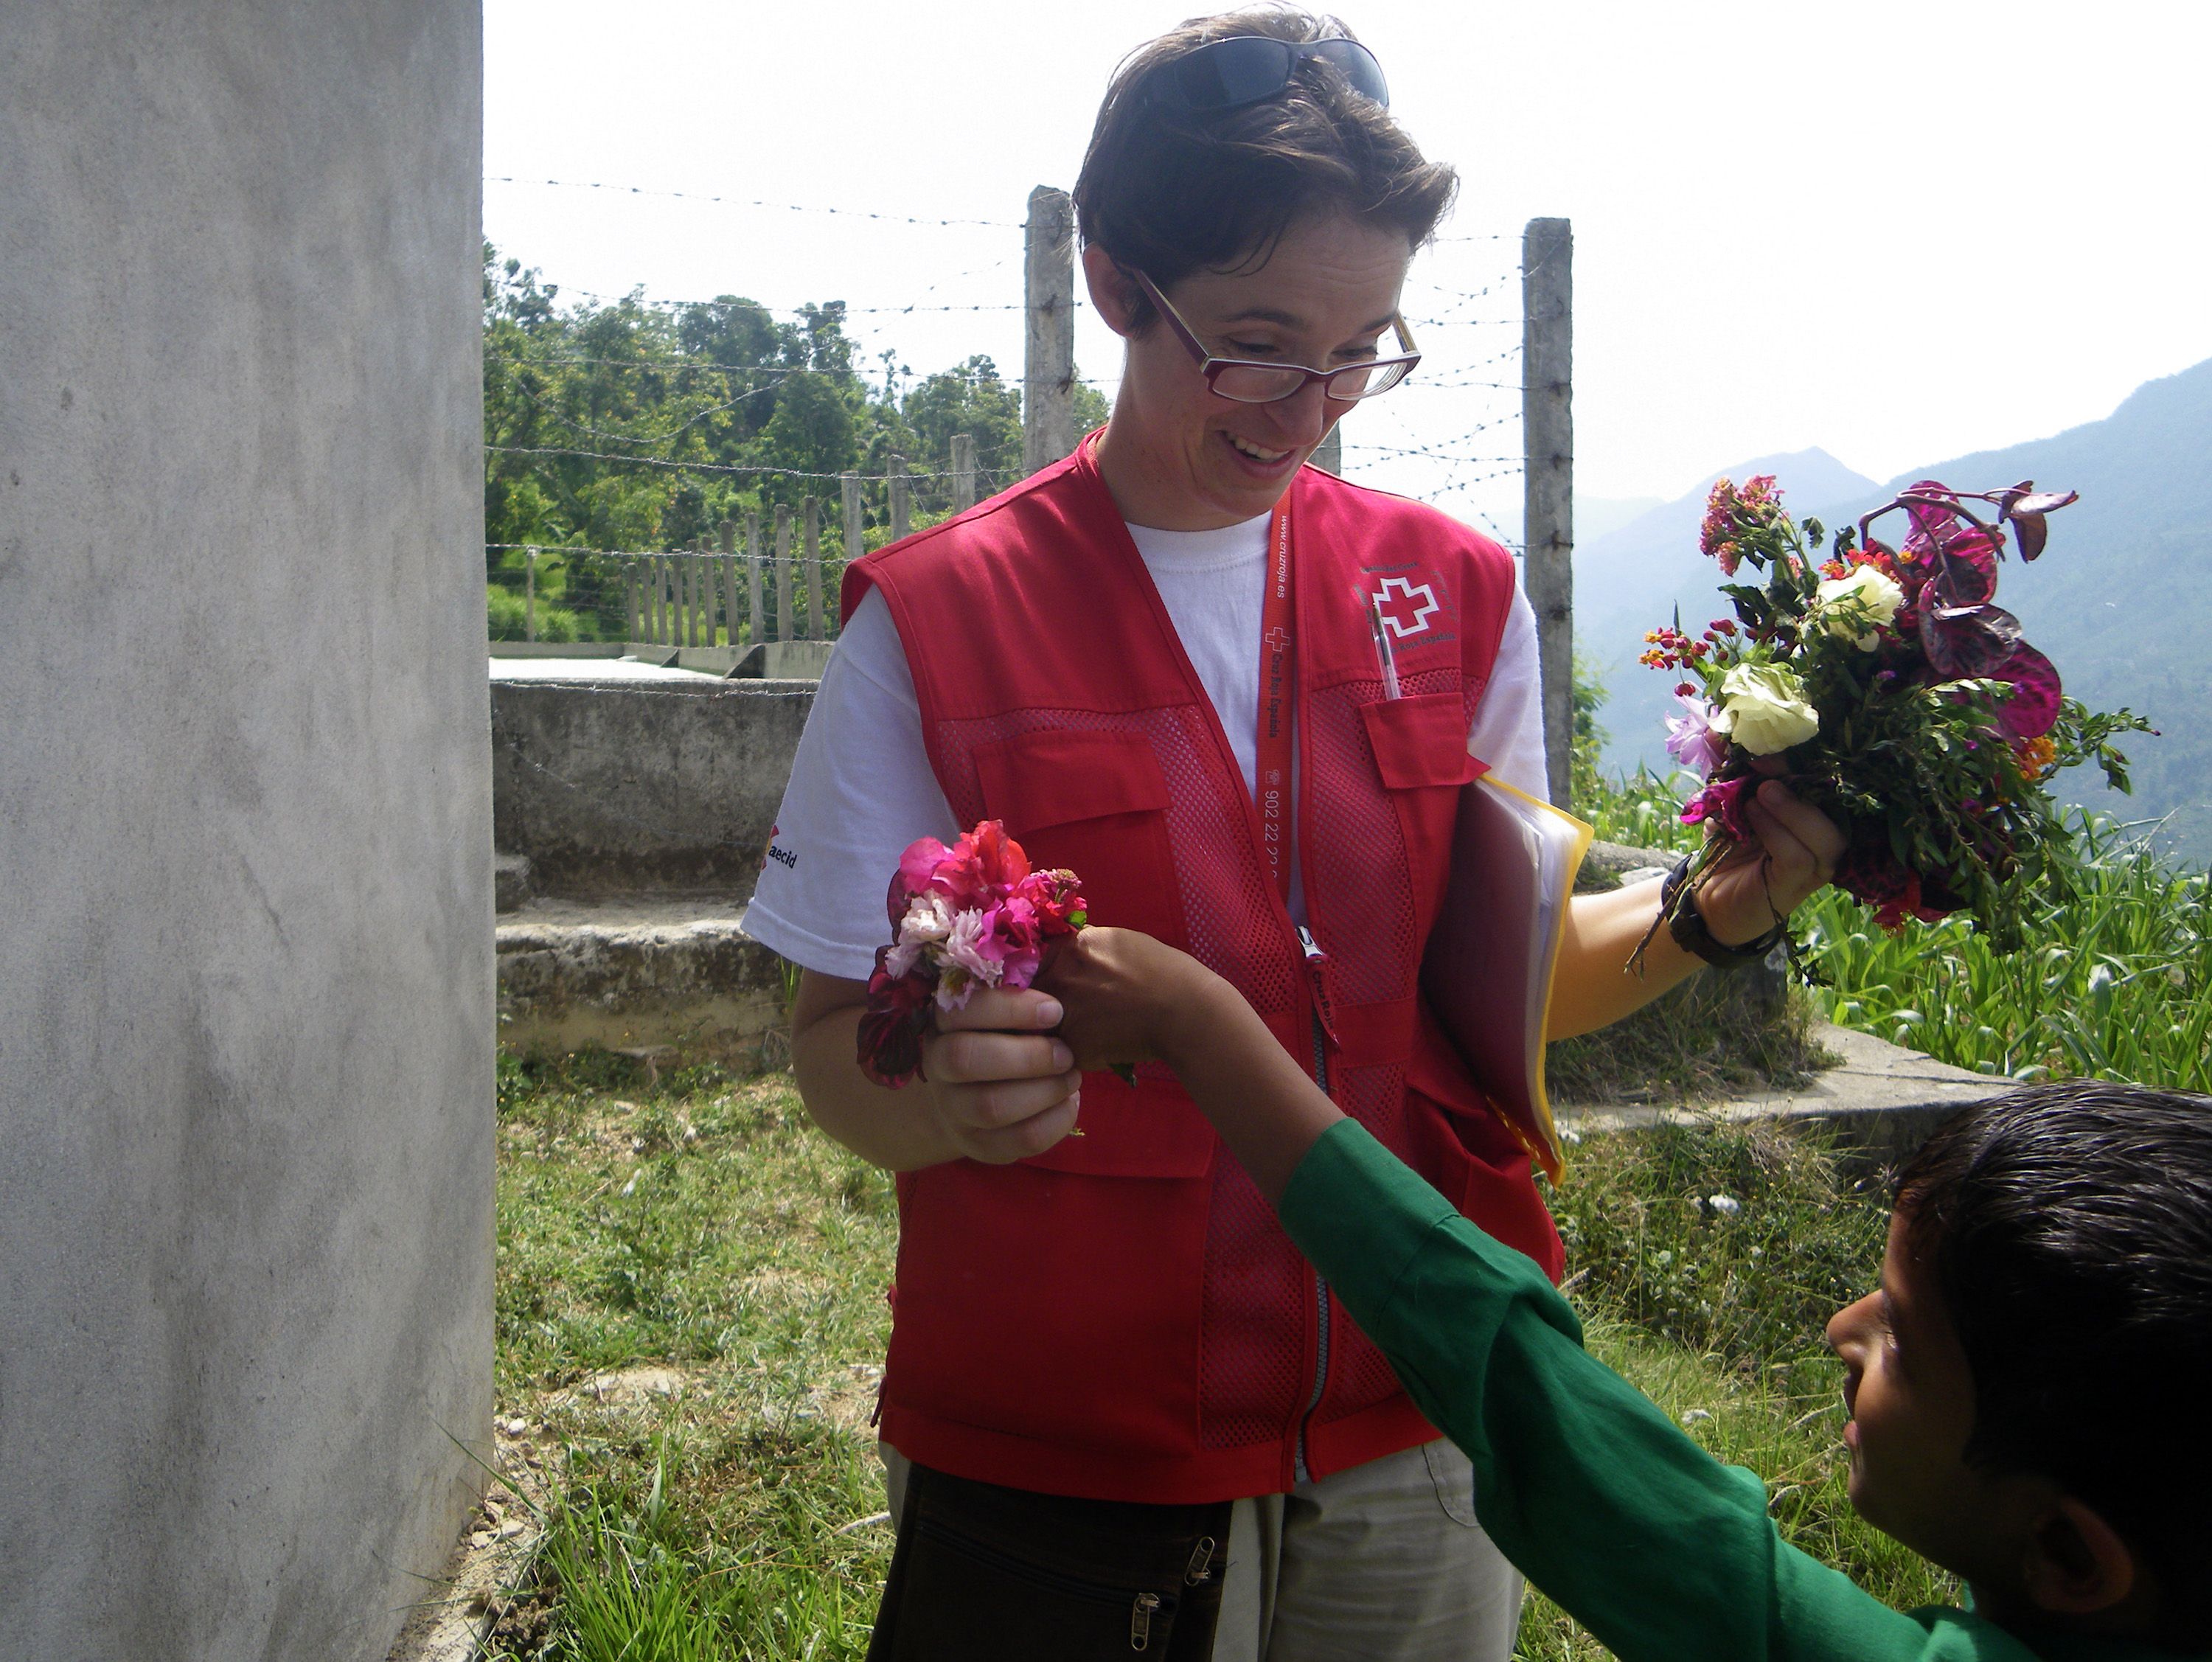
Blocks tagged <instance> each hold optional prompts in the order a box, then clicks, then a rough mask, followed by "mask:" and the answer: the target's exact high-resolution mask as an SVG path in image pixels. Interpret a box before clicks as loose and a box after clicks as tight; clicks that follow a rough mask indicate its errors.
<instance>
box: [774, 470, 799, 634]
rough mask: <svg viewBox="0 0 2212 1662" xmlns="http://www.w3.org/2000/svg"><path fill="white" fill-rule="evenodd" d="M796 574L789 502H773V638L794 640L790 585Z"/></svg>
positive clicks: (794, 608) (796, 578) (795, 581)
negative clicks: (792, 561)
mask: <svg viewBox="0 0 2212 1662" xmlns="http://www.w3.org/2000/svg"><path fill="white" fill-rule="evenodd" d="M798 578H799V574H798V573H797V572H796V571H794V570H793V569H792V563H791V504H790V503H788V502H778V503H777V504H776V505H775V638H776V639H777V640H779V641H789V640H795V639H796V638H797V634H796V630H795V626H796V624H797V622H798V615H797V608H796V607H795V606H793V604H792V602H793V594H792V592H791V591H792V589H793V587H795V586H796V585H797V583H798Z"/></svg>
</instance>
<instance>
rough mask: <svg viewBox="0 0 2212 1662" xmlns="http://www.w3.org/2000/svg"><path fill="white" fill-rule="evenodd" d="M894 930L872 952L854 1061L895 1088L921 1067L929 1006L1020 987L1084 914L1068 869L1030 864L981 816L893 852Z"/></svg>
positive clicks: (889, 901) (931, 1017)
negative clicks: (956, 831)
mask: <svg viewBox="0 0 2212 1662" xmlns="http://www.w3.org/2000/svg"><path fill="white" fill-rule="evenodd" d="M885 904H886V907H887V909H888V910H889V911H890V921H891V928H892V929H893V930H894V931H895V932H896V938H895V939H894V940H893V941H891V943H890V945H889V946H888V947H881V948H879V949H878V951H877V953H876V969H875V973H874V974H873V975H872V976H870V977H868V1002H867V1008H866V1010H865V1011H864V1012H863V1013H862V1014H861V1017H860V1069H861V1071H862V1072H863V1073H865V1074H866V1075H867V1076H868V1077H869V1078H870V1079H872V1080H873V1081H875V1082H876V1083H877V1084H878V1085H886V1086H890V1087H892V1088H894V1089H896V1087H899V1086H902V1085H904V1084H906V1083H907V1081H909V1080H911V1079H913V1078H914V1077H915V1075H917V1074H919V1073H920V1072H921V1041H922V1038H923V1037H924V1036H925V1035H926V1034H927V1033H928V1032H929V1031H930V1029H931V1028H932V1027H933V1026H934V1025H935V1022H936V1018H937V1012H938V1011H939V1010H940V1009H943V1010H957V1009H961V1008H965V1006H966V1005H967V1002H968V1000H969V997H970V996H971V995H973V994H974V992H975V989H976V988H978V987H1026V986H1028V985H1029V984H1030V983H1031V982H1032V981H1034V980H1036V974H1037V971H1038V969H1039V968H1040V967H1041V966H1042V964H1043V962H1044V954H1045V947H1046V944H1047V943H1048V942H1049V941H1052V940H1054V938H1055V937H1058V936H1060V935H1070V934H1074V933H1075V932H1076V931H1077V930H1079V929H1080V928H1083V926H1084V925H1085V922H1088V921H1089V918H1088V916H1087V909H1086V908H1085V904H1084V900H1083V896H1082V895H1081V894H1080V893H1079V892H1078V890H1077V886H1076V876H1075V874H1074V873H1073V872H1071V871H1031V870H1030V861H1029V856H1028V855H1025V854H1024V853H1023V852H1022V845H1021V844H1020V843H1017V842H1015V841H1014V839H1013V838H1012V837H1009V836H1007V835H1006V826H1005V825H1001V824H1000V822H999V821H998V820H996V819H986V820H985V821H984V822H983V823H982V824H981V825H978V826H976V827H975V830H973V831H969V832H968V833H967V834H966V835H965V836H963V837H961V839H960V840H959V841H958V842H957V843H954V844H953V845H952V846H951V848H949V849H948V848H946V847H945V844H944V843H940V842H939V841H938V840H937V839H936V838H935V837H923V838H922V839H921V841H919V842H917V843H909V844H908V847H907V850H906V852H905V853H904V854H902V855H900V856H899V868H898V872H897V874H896V876H894V877H893V878H892V879H891V886H890V894H889V895H888V896H887V897H886V900H885Z"/></svg>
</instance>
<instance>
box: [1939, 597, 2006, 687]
mask: <svg viewBox="0 0 2212 1662" xmlns="http://www.w3.org/2000/svg"><path fill="white" fill-rule="evenodd" d="M2020 636H2021V630H2020V619H2019V618H2015V617H2014V616H2013V615H2012V613H2010V612H2007V611H2006V610H2005V609H2004V608H2003V607H2002V606H1985V605H1984V606H1940V605H1938V606H1923V607H1922V608H1921V612H1920V647H1921V650H1923V652H1925V653H1926V654H1928V662H1929V666H1930V667H1932V668H1933V669H1934V670H1935V671H1936V673H1937V674H1938V675H1940V676H1941V677H1942V679H1945V680H1947V681H1958V680H1970V679H1976V678H1978V677H1981V676H1985V675H1990V674H1993V673H1996V669H1997V667H1999V666H2000V665H2002V664H2003V663H2004V662H2005V661H2006V660H2008V658H2010V657H2011V656H2012V655H2013V654H2014V652H2015V650H2016V649H2017V648H2019V647H2020V646H2021V638H2020Z"/></svg>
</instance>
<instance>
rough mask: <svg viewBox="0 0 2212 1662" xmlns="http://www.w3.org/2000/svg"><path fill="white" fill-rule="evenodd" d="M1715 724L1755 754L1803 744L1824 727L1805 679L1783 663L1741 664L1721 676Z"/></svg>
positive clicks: (1720, 731) (1760, 754) (1763, 753)
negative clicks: (1807, 698)
mask: <svg viewBox="0 0 2212 1662" xmlns="http://www.w3.org/2000/svg"><path fill="white" fill-rule="evenodd" d="M1711 726H1712V728H1714V730H1715V731H1716V732H1719V733H1725V734H1728V736H1729V738H1731V739H1733V740H1735V742H1736V743H1737V744H1739V745H1741V746H1743V747H1744V748H1745V749H1746V750H1747V751H1749V752H1751V753H1752V754H1753V756H1771V755H1773V754H1774V753H1775V752H1777V751H1784V750H1788V749H1789V748H1790V746H1792V745H1802V744H1803V743H1804V742H1805V741H1806V740H1808V739H1810V738H1811V737H1812V736H1813V735H1814V734H1816V733H1818V732H1819V731H1820V715H1819V713H1818V712H1817V711H1816V710H1814V708H1813V706H1812V705H1810V704H1808V703H1806V702H1805V684H1804V682H1802V681H1801V680H1799V679H1797V675H1796V672H1795V671H1793V670H1788V669H1784V667H1782V666H1781V665H1779V664H1738V665H1737V666H1736V667H1735V668H1733V669H1731V670H1729V673H1727V674H1725V675H1723V676H1722V677H1721V709H1720V714H1719V715H1716V716H1714V717H1713V719H1712V722H1711Z"/></svg>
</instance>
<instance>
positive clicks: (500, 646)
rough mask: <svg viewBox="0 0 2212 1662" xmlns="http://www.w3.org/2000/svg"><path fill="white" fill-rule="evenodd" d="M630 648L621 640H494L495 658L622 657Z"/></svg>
mask: <svg viewBox="0 0 2212 1662" xmlns="http://www.w3.org/2000/svg"><path fill="white" fill-rule="evenodd" d="M628 654H629V648H627V647H625V646H623V643H622V642H619V641H494V642H492V643H491V655H492V656H493V657H495V658H621V657H624V656H627V655H628Z"/></svg>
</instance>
